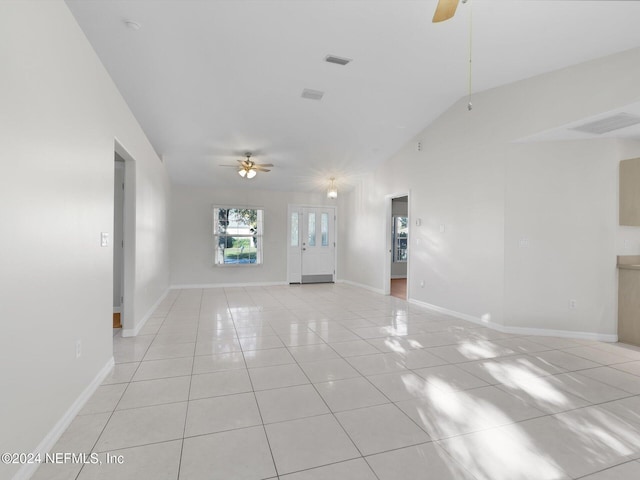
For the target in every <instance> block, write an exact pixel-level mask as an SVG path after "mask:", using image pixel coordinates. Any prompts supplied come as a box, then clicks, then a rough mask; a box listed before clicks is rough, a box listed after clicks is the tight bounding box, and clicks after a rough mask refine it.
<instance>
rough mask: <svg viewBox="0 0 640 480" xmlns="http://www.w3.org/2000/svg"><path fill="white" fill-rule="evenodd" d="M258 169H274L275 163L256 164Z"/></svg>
mask: <svg viewBox="0 0 640 480" xmlns="http://www.w3.org/2000/svg"><path fill="white" fill-rule="evenodd" d="M255 166H256V167H273V163H256V164H255Z"/></svg>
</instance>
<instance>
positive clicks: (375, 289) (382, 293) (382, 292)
mask: <svg viewBox="0 0 640 480" xmlns="http://www.w3.org/2000/svg"><path fill="white" fill-rule="evenodd" d="M336 283H346V284H347V285H351V286H352V287H359V288H364V289H365V290H369V291H371V292H375V293H379V294H380V295H384V290H382V289H381V288H375V287H372V286H370V285H365V284H364V283H358V282H352V281H351V280H336Z"/></svg>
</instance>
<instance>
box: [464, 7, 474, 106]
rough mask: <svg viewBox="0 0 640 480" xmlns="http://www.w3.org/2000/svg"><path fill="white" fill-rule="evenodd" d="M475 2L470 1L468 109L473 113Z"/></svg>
mask: <svg viewBox="0 0 640 480" xmlns="http://www.w3.org/2000/svg"><path fill="white" fill-rule="evenodd" d="M468 1H469V0H463V2H464V3H467V2H468ZM472 59H473V1H469V103H468V104H467V109H468V110H469V111H471V110H472V109H473V104H472V103H471V85H472V83H471V80H472V73H473V64H472Z"/></svg>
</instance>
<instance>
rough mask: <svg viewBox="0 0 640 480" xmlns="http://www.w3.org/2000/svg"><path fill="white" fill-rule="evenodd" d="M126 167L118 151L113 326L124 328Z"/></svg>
mask: <svg viewBox="0 0 640 480" xmlns="http://www.w3.org/2000/svg"><path fill="white" fill-rule="evenodd" d="M125 168H126V167H125V161H124V158H122V157H121V156H120V155H118V153H117V152H116V153H115V170H114V176H113V179H114V181H113V328H122V302H123V300H124V292H123V288H122V287H123V284H124V184H125V182H124V177H125Z"/></svg>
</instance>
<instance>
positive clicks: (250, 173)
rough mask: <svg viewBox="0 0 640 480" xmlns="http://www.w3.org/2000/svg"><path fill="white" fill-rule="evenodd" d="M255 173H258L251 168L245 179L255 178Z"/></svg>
mask: <svg viewBox="0 0 640 480" xmlns="http://www.w3.org/2000/svg"><path fill="white" fill-rule="evenodd" d="M256 173H258V172H256V171H255V170H254V169H253V168H251V169H249V170H247V178H253V177H255V176H256Z"/></svg>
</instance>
